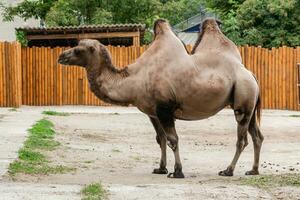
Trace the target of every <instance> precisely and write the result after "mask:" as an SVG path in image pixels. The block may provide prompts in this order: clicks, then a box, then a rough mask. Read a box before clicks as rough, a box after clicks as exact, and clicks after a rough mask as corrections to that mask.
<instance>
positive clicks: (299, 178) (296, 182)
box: [241, 174, 300, 188]
mask: <svg viewBox="0 0 300 200" xmlns="http://www.w3.org/2000/svg"><path fill="white" fill-rule="evenodd" d="M241 183H242V184H244V185H251V186H256V187H260V188H269V187H284V186H295V187H300V175H299V174H282V175H266V176H252V177H249V178H245V179H242V181H241Z"/></svg>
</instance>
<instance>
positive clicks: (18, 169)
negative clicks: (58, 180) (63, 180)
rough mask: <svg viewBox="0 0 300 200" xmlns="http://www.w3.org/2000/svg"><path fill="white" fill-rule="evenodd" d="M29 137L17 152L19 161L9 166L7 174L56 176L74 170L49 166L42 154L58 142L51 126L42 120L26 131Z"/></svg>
mask: <svg viewBox="0 0 300 200" xmlns="http://www.w3.org/2000/svg"><path fill="white" fill-rule="evenodd" d="M28 132H29V136H28V138H27V140H26V141H25V143H24V147H23V148H22V149H20V150H19V152H18V154H19V159H18V160H16V161H14V162H13V163H11V164H10V166H9V174H10V175H15V174H17V173H25V174H57V173H65V172H69V171H72V170H74V169H73V168H69V167H65V166H61V165H59V166H51V165H50V161H48V160H47V158H46V156H45V155H44V154H43V153H44V152H45V151H51V150H54V149H55V148H56V147H57V146H58V145H59V142H57V141H55V140H54V135H55V131H54V129H53V124H52V123H51V122H50V121H49V120H47V119H42V120H39V121H37V123H36V124H34V125H33V126H32V128H31V129H29V130H28Z"/></svg>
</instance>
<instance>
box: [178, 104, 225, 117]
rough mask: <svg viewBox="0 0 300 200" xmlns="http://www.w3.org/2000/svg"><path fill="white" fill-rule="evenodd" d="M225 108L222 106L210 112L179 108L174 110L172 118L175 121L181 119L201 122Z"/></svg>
mask: <svg viewBox="0 0 300 200" xmlns="http://www.w3.org/2000/svg"><path fill="white" fill-rule="evenodd" d="M224 107H225V106H222V107H220V108H215V109H212V110H207V111H203V110H197V109H195V108H194V109H193V108H179V109H177V110H175V112H174V117H175V118H176V119H181V120H201V119H206V118H209V117H211V116H213V115H215V114H217V113H218V112H219V111H220V110H222V109H223V108H224Z"/></svg>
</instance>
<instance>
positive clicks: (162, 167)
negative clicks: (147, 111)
mask: <svg viewBox="0 0 300 200" xmlns="http://www.w3.org/2000/svg"><path fill="white" fill-rule="evenodd" d="M150 121H151V123H152V125H153V127H154V129H155V131H156V141H157V143H158V144H159V145H160V150H161V159H160V164H159V168H156V169H154V170H153V174H167V173H168V170H167V168H166V165H167V151H166V150H167V144H166V135H165V133H164V130H163V128H162V126H161V124H160V122H159V120H158V119H156V118H153V117H150Z"/></svg>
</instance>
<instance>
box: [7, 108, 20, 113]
mask: <svg viewBox="0 0 300 200" xmlns="http://www.w3.org/2000/svg"><path fill="white" fill-rule="evenodd" d="M8 111H10V112H17V111H18V109H17V108H10V109H8Z"/></svg>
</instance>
